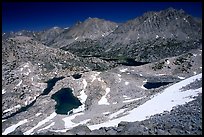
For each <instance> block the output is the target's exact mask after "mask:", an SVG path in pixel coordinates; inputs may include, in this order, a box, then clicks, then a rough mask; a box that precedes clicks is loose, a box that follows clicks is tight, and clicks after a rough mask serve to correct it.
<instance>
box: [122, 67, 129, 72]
mask: <svg viewBox="0 0 204 137" xmlns="http://www.w3.org/2000/svg"><path fill="white" fill-rule="evenodd" d="M127 70H128V69H127V68H125V69H121V70H120V72H126V71H127Z"/></svg>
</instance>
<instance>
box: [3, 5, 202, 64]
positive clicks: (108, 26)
mask: <svg viewBox="0 0 204 137" xmlns="http://www.w3.org/2000/svg"><path fill="white" fill-rule="evenodd" d="M16 35H24V36H29V37H30V36H31V37H33V38H34V39H35V40H38V41H40V42H42V43H43V44H45V45H47V46H49V47H54V48H61V49H63V50H67V51H70V52H72V53H73V54H77V55H79V56H81V55H83V56H87V55H88V56H102V57H109V58H118V57H120V58H121V57H122V58H133V59H135V60H137V61H144V62H145V61H149V62H151V61H156V60H159V59H161V58H164V57H166V56H169V57H171V56H175V55H179V54H181V53H186V52H188V51H189V50H190V49H192V48H193V49H194V48H197V47H199V46H200V44H201V39H202V20H201V19H198V18H194V17H192V16H190V15H188V14H186V13H185V12H184V11H183V10H176V9H173V8H168V9H166V10H162V11H159V12H153V11H151V12H147V13H144V14H143V15H142V16H140V17H137V18H135V19H132V20H129V21H127V22H125V23H122V24H117V23H115V22H111V21H106V20H104V19H98V18H88V19H86V20H85V21H84V22H78V23H77V24H75V25H73V26H71V27H70V28H68V29H62V28H59V27H54V28H51V29H48V30H45V31H41V32H30V31H25V30H24V31H19V32H17V33H10V34H4V35H3V38H7V37H14V36H16Z"/></svg>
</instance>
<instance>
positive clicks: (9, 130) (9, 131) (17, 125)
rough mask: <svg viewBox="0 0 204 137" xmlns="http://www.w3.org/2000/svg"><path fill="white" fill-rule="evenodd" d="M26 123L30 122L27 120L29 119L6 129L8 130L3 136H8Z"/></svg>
mask: <svg viewBox="0 0 204 137" xmlns="http://www.w3.org/2000/svg"><path fill="white" fill-rule="evenodd" d="M26 122H28V120H27V119H24V120H21V121H19V122H18V123H17V124H15V125H12V126H10V127H8V128H6V129H5V130H4V132H3V133H2V135H7V134H9V133H11V132H13V131H14V130H15V129H16V128H17V127H19V126H20V125H23V124H24V123H26Z"/></svg>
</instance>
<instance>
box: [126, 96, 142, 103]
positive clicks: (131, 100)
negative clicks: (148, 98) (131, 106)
mask: <svg viewBox="0 0 204 137" xmlns="http://www.w3.org/2000/svg"><path fill="white" fill-rule="evenodd" d="M142 98H144V97H140V98H134V99H130V100H124V101H123V103H128V102H133V101H137V100H140V99H142Z"/></svg>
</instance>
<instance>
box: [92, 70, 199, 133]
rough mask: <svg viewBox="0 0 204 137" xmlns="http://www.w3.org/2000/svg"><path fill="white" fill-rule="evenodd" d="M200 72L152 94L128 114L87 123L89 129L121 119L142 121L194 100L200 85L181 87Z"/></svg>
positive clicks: (114, 122)
mask: <svg viewBox="0 0 204 137" xmlns="http://www.w3.org/2000/svg"><path fill="white" fill-rule="evenodd" d="M201 78H202V73H201V74H198V75H195V76H192V77H190V78H187V79H185V80H182V81H180V82H178V83H176V84H174V85H172V86H170V87H168V88H166V89H165V90H164V91H163V92H162V93H158V94H156V95H154V96H153V97H152V98H151V99H150V100H148V101H147V102H145V103H144V104H142V105H141V106H139V107H137V108H135V109H133V110H131V111H129V114H128V115H126V116H123V117H120V118H117V119H113V120H109V121H107V122H104V123H101V124H96V125H88V127H89V128H90V129H91V130H94V129H99V128H100V127H110V126H117V125H118V123H120V122H121V121H128V122H134V121H142V120H145V119H146V117H149V116H151V115H155V114H158V113H162V112H164V111H170V110H172V108H173V107H174V106H177V105H183V104H185V103H187V102H190V101H192V100H194V99H193V98H192V97H193V96H196V95H197V94H198V93H202V87H200V88H198V89H189V90H186V91H182V92H181V90H180V89H181V88H182V87H183V86H186V85H188V84H190V83H192V82H194V81H195V80H196V79H201Z"/></svg>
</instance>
